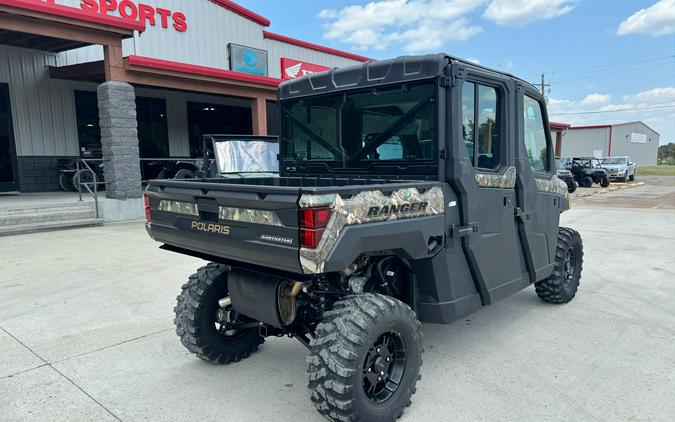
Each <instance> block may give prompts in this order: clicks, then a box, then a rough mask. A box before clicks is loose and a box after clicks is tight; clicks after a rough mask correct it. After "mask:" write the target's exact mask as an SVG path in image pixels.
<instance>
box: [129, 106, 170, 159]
mask: <svg viewBox="0 0 675 422" xmlns="http://www.w3.org/2000/svg"><path fill="white" fill-rule="evenodd" d="M136 119H137V120H138V143H139V147H140V153H141V158H167V157H169V130H168V129H167V124H166V101H165V100H163V99H161V98H147V97H136Z"/></svg>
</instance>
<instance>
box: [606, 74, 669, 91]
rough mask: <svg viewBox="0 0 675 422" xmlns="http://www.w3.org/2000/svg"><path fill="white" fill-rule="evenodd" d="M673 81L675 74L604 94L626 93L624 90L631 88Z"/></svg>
mask: <svg viewBox="0 0 675 422" xmlns="http://www.w3.org/2000/svg"><path fill="white" fill-rule="evenodd" d="M671 79H673V80H675V74H673V76H668V77H666V78H659V79H652V80H651V81H645V82H641V83H639V84H633V85H626V86H623V87H621V88H617V89H611V90H609V91H604V90H603V91H602V93H603V94H609V93H612V92H619V91H624V90H626V89H631V88H636V87H639V86H645V85H650V84H653V83H655V82H662V81H669V80H671Z"/></svg>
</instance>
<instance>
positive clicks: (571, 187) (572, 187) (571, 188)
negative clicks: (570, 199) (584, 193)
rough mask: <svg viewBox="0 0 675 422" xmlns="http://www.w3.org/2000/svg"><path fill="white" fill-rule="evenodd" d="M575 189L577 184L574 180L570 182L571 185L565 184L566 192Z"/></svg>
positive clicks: (574, 190) (572, 191)
mask: <svg viewBox="0 0 675 422" xmlns="http://www.w3.org/2000/svg"><path fill="white" fill-rule="evenodd" d="M576 191H577V184H576V183H575V182H572V184H571V185H567V192H568V193H574V192H576Z"/></svg>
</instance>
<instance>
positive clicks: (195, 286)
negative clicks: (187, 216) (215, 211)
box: [174, 263, 265, 364]
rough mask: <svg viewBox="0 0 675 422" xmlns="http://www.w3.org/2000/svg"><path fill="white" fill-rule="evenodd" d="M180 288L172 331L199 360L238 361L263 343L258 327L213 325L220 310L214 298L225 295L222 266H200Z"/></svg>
mask: <svg viewBox="0 0 675 422" xmlns="http://www.w3.org/2000/svg"><path fill="white" fill-rule="evenodd" d="M182 289H183V291H182V292H181V294H180V295H179V296H178V297H177V301H178V303H177V305H176V307H175V308H174V311H175V313H176V318H175V319H174V324H175V325H176V334H178V337H180V341H181V343H183V346H185V348H186V349H188V350H189V351H190V352H192V353H194V354H195V355H197V357H199V358H200V359H203V360H205V361H208V362H213V363H220V364H225V363H231V362H239V361H240V360H242V359H244V358H247V357H248V356H249V355H250V354H251V353H253V352H255V351H256V350H258V346H260V345H261V344H262V343H264V342H265V339H264V338H263V337H261V336H260V334H259V332H258V328H248V329H242V330H230V331H235V332H234V333H230V331H224V330H219V329H218V328H217V327H216V322H217V315H218V312H219V310H220V309H221V308H220V305H219V304H218V301H219V300H220V299H222V298H224V297H226V296H227V295H228V292H227V267H226V266H224V265H220V264H214V263H210V264H208V265H207V266H205V267H202V268H200V269H199V270H197V272H196V273H194V274H192V275H191V276H190V278H189V280H188V282H187V283H185V284H184V285H183V287H182ZM228 333H229V334H228Z"/></svg>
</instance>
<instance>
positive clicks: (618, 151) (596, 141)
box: [550, 121, 660, 166]
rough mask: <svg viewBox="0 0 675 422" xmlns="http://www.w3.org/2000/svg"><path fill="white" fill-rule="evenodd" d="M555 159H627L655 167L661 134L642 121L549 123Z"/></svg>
mask: <svg viewBox="0 0 675 422" xmlns="http://www.w3.org/2000/svg"><path fill="white" fill-rule="evenodd" d="M550 126H551V139H553V142H554V143H555V153H556V156H558V157H596V158H605V157H610V156H619V157H621V156H628V157H630V158H631V161H634V162H636V163H637V164H638V166H640V165H642V166H655V165H656V163H657V159H658V150H659V141H660V135H659V133H658V132H657V131H655V130H654V129H652V128H651V127H649V126H648V125H646V124H645V123H644V122H639V121H638V122H626V123H614V124H605V125H594V126H571V125H567V124H564V123H554V122H551V124H550Z"/></svg>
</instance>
